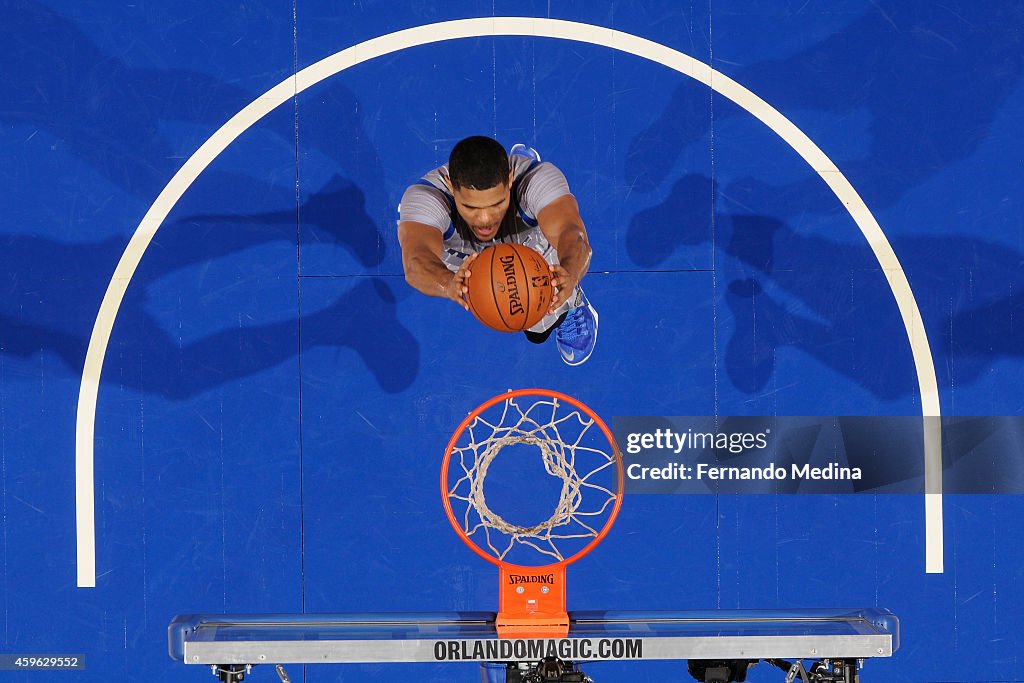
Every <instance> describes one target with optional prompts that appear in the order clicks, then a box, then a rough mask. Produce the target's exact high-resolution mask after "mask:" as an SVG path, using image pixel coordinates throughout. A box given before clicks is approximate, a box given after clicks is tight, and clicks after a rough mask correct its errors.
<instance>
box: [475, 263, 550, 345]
mask: <svg viewBox="0 0 1024 683" xmlns="http://www.w3.org/2000/svg"><path fill="white" fill-rule="evenodd" d="M467 285H468V288H469V291H468V292H466V302H467V303H468V304H469V310H470V311H472V312H473V315H475V316H476V318H477V320H479V321H480V322H482V323H483V324H484V325H487V327H490V328H491V329H495V330H498V331H499V332H521V331H523V330H525V329H528V328H530V327H533V326H534V325H536V324H537V323H538V322H540V320H541V318H543V317H544V315H545V314H546V313H547V312H548V307H549V306H551V298H552V296H554V288H553V287H552V286H551V270H550V269H549V268H548V264H547V261H545V260H544V257H543V256H541V255H540V254H539V253H538V252H536V251H534V250H533V249H531V248H529V247H526V246H523V245H522V244H495V245H493V246H490V247H487V248H486V249H484V250H483V251H482V252H480V255H479V256H478V257H477V258H476V260H475V261H474V262H473V264H472V265H471V266H470V267H469V279H468V282H467Z"/></svg>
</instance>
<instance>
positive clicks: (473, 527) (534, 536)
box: [447, 395, 618, 564]
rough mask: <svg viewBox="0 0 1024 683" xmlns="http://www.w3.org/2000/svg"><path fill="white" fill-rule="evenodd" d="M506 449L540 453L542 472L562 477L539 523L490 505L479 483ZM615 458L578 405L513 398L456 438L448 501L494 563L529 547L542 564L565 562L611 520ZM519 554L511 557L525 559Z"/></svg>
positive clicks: (546, 398)
mask: <svg viewBox="0 0 1024 683" xmlns="http://www.w3.org/2000/svg"><path fill="white" fill-rule="evenodd" d="M509 446H526V447H528V448H525V449H523V448H516V449H514V451H515V453H516V456H517V457H523V456H524V453H525V454H528V455H529V456H534V457H539V458H540V460H541V462H542V463H543V467H544V471H545V472H546V473H547V474H548V475H550V476H551V477H555V478H556V479H558V480H560V482H561V486H560V489H561V490H560V493H559V494H558V499H557V502H556V503H555V506H554V510H553V511H552V512H551V515H550V517H548V518H547V519H546V520H544V521H542V522H540V523H535V524H529V525H528V526H524V525H519V524H516V523H515V522H514V521H509V520H506V519H505V518H504V517H503V516H502V515H501V514H498V513H497V512H495V510H493V509H492V507H491V506H489V505H488V502H487V497H486V495H485V493H484V489H485V486H484V484H485V482H486V480H487V476H488V473H489V472H492V466H493V465H494V464H495V460H496V458H497V457H498V454H499V453H501V451H502V449H505V448H507V447H509ZM616 457H617V454H616V453H615V452H614V448H613V447H612V445H611V444H610V443H609V442H608V439H607V438H606V437H605V435H604V433H603V431H602V430H601V428H600V427H599V426H598V424H597V422H595V420H594V419H593V418H592V417H590V416H589V415H587V414H586V413H584V412H583V411H581V410H580V409H578V408H576V407H575V406H573V405H571V404H569V403H566V402H564V401H560V400H559V399H558V398H554V397H549V396H541V395H527V396H518V397H517V396H511V397H509V398H507V399H505V400H504V401H503V402H502V403H499V404H497V405H495V406H493V407H492V408H491V409H490V410H489V411H484V412H483V413H482V414H481V415H479V416H477V417H476V418H474V419H473V421H472V422H470V424H469V425H468V426H467V427H466V429H465V430H464V431H463V433H462V434H461V435H460V437H459V439H458V440H457V442H456V444H455V447H454V448H453V449H452V454H451V458H450V460H449V464H448V473H447V477H448V492H447V493H448V498H449V500H450V501H451V503H452V510H453V513H454V514H455V515H456V516H457V517H458V518H459V519H460V521H461V523H462V526H463V531H464V532H465V533H466V536H467V537H468V538H469V539H470V540H471V541H473V542H474V543H476V544H477V546H478V547H480V548H481V549H484V548H486V549H488V550H490V552H491V553H492V554H493V555H494V556H495V557H497V558H498V559H499V560H508V561H511V560H512V558H509V554H510V553H511V552H513V551H514V550H515V549H522V548H528V549H531V550H532V551H535V553H539V556H535V557H537V559H542V560H544V561H545V562H546V563H550V562H552V561H562V560H564V559H566V557H567V556H571V555H572V554H573V552H575V550H577V549H578V548H580V547H583V546H584V545H586V544H587V543H589V542H590V541H591V540H593V539H595V538H597V537H598V535H599V534H600V532H601V529H602V528H603V526H604V525H605V524H606V523H607V522H608V521H609V519H610V517H611V515H612V513H613V510H614V508H615V501H616V498H617V488H618V483H617V482H618V469H617V464H616ZM522 495H523V496H524V497H530V496H531V495H533V494H532V493H531V492H530V490H524V492H523V494H522ZM456 508H459V509H458V510H456ZM463 508H464V509H463ZM517 552H518V551H517ZM520 558H521V553H520V554H518V555H517V556H516V558H515V559H516V562H517V563H519V564H526V563H525V562H523V561H521V559H520Z"/></svg>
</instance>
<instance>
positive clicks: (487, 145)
mask: <svg viewBox="0 0 1024 683" xmlns="http://www.w3.org/2000/svg"><path fill="white" fill-rule="evenodd" d="M448 179H449V180H451V181H452V187H457V188H463V187H465V188H468V189H470V190H489V189H491V188H492V187H497V186H498V185H507V184H508V154H506V153H505V148H504V147H502V146H501V144H500V143H499V142H498V141H497V140H495V139H494V138H488V137H484V136H483V135H474V136H473V137H469V138H466V139H465V140H460V141H459V142H458V143H457V144H456V145H455V147H453V148H452V153H451V155H450V156H449V157H448Z"/></svg>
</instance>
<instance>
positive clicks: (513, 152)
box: [508, 142, 540, 162]
mask: <svg viewBox="0 0 1024 683" xmlns="http://www.w3.org/2000/svg"><path fill="white" fill-rule="evenodd" d="M508 155H509V156H518V157H526V158H527V159H533V160H534V161H538V162H539V161H540V154H538V153H537V150H535V149H534V148H533V147H527V146H526V145H524V144H523V143H521V142H517V143H516V144H514V145H512V149H510V150H509V151H508Z"/></svg>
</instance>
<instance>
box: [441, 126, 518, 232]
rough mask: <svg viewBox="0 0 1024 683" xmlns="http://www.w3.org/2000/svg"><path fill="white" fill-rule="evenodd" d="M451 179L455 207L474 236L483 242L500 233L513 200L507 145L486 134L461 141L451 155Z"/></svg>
mask: <svg viewBox="0 0 1024 683" xmlns="http://www.w3.org/2000/svg"><path fill="white" fill-rule="evenodd" d="M448 180H449V184H450V187H451V191H452V195H453V196H454V197H455V208H456V210H458V212H459V215H460V216H462V219H463V220H464V221H466V225H468V226H469V229H470V230H471V231H472V232H473V236H474V237H476V239H478V240H480V241H482V242H489V241H490V240H493V239H494V238H495V237H497V235H498V232H499V231H500V230H501V224H502V221H503V219H504V218H505V213H506V212H507V211H508V206H509V202H510V201H511V191H510V188H511V186H512V172H511V170H510V169H509V164H508V154H506V153H505V148H504V147H502V146H501V145H500V144H499V143H498V142H497V141H496V140H494V139H492V138H488V137H484V136H482V135H474V136H473V137H470V138H466V139H465V140H461V141H459V143H458V144H456V145H455V147H454V148H452V153H451V156H449V157H448Z"/></svg>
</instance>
